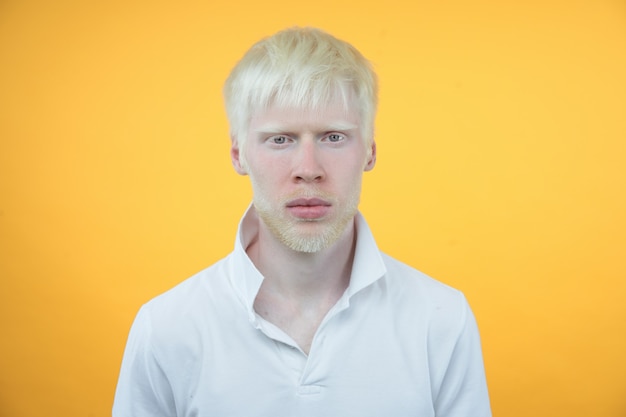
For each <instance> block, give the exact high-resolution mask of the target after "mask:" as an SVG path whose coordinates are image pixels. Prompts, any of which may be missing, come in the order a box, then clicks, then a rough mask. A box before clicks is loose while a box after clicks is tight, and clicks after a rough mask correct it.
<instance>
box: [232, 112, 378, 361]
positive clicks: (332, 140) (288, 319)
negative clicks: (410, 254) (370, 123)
mask: <svg viewBox="0 0 626 417" xmlns="http://www.w3.org/2000/svg"><path fill="white" fill-rule="evenodd" d="M359 126H360V120H359V117H358V112H356V111H354V110H350V109H348V110H345V109H344V108H343V106H342V105H341V104H340V103H334V104H333V103H331V105H329V106H328V107H325V108H323V109H321V110H318V111H314V112H307V111H303V110H298V109H293V108H275V107H271V108H269V109H267V110H264V111H261V112H257V113H255V114H254V115H253V117H252V119H251V121H250V125H249V127H248V134H247V136H246V142H245V149H244V150H241V149H240V148H239V142H238V140H237V138H233V140H232V147H231V157H232V162H233V166H234V167H235V170H236V171H237V172H238V173H240V174H242V175H249V176H250V178H251V181H252V185H253V191H254V204H255V208H256V210H257V212H258V213H259V233H258V236H257V239H256V240H255V241H253V242H252V243H251V244H250V245H249V246H248V248H246V251H247V253H248V256H250V259H251V260H252V262H253V263H254V264H255V266H256V267H257V269H258V270H259V271H260V272H261V273H262V274H263V276H264V277H265V279H264V281H263V283H262V285H261V288H260V290H259V293H258V295H257V297H256V299H255V302H254V308H255V311H256V312H257V313H258V314H259V315H260V316H262V317H263V318H264V319H266V320H267V321H269V322H271V323H273V324H274V325H276V326H278V327H279V328H280V329H282V330H283V331H284V332H285V333H287V334H288V335H289V336H290V337H291V338H292V339H293V340H294V341H295V342H296V343H297V345H298V346H299V347H300V349H302V351H303V352H304V353H305V354H308V353H309V351H310V349H311V345H312V343H313V339H314V336H315V333H316V331H317V329H318V327H319V326H320V324H321V322H322V320H323V319H324V317H325V316H326V314H327V313H328V311H329V310H330V309H331V308H332V307H333V306H334V305H335V303H336V302H337V301H338V300H339V298H340V297H341V296H342V294H343V293H344V291H345V290H346V288H347V287H348V284H349V280H350V273H351V269H352V260H353V257H354V244H355V230H354V215H355V214H356V207H357V205H358V199H359V195H360V190H361V179H362V175H363V172H364V171H369V170H371V169H372V168H373V167H374V165H375V163H376V146H375V143H374V142H373V141H372V142H371V144H368V143H367V142H368V141H366V140H364V138H363V137H362V132H361V129H360V127H359ZM241 152H245V163H244V161H243V160H242V158H241ZM283 231H284V232H286V234H287V235H288V236H291V237H292V238H293V239H295V240H298V241H300V240H304V241H305V242H307V241H309V240H315V239H317V240H321V239H318V237H319V236H326V238H324V239H323V242H324V244H323V245H321V247H319V248H318V247H317V246H314V248H315V249H312V250H311V251H308V252H305V251H302V250H300V249H299V246H294V245H292V244H291V243H290V242H291V238H290V237H287V238H284V237H281V233H282V232H283ZM294 248H295V249H294Z"/></svg>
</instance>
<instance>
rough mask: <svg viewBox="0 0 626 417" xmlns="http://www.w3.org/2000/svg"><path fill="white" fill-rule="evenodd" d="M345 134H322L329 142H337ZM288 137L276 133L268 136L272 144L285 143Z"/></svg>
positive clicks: (342, 138) (343, 138)
mask: <svg viewBox="0 0 626 417" xmlns="http://www.w3.org/2000/svg"><path fill="white" fill-rule="evenodd" d="M331 137H333V138H336V140H331ZM345 138H346V136H345V135H342V134H340V133H330V134H328V135H326V136H324V138H323V139H327V140H328V141H329V142H330V143H338V142H341V141H342V140H345ZM277 139H282V142H277ZM289 139H290V138H289V137H288V136H285V135H277V136H272V137H270V138H269V141H270V142H271V143H272V144H273V145H284V144H285V143H287V142H288V141H289Z"/></svg>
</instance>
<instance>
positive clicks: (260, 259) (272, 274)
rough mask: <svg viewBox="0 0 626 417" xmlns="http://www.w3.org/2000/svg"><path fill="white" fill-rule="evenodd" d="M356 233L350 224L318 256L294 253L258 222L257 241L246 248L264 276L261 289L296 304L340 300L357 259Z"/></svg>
mask: <svg viewBox="0 0 626 417" xmlns="http://www.w3.org/2000/svg"><path fill="white" fill-rule="evenodd" d="M354 247H355V230H354V222H351V223H350V224H349V225H348V227H346V230H345V231H344V232H343V233H342V235H341V236H340V237H339V239H338V240H337V241H336V242H335V243H333V244H332V245H331V246H330V247H328V248H325V249H323V250H321V251H319V252H314V253H306V252H298V251H294V250H292V249H290V248H288V247H287V246H285V245H284V244H283V243H282V242H280V241H278V240H277V239H276V238H275V237H274V236H273V234H272V233H271V232H270V231H269V230H268V229H267V228H266V227H265V225H264V224H263V221H262V220H260V219H259V234H258V236H257V239H256V240H255V241H254V242H252V244H251V245H250V246H249V247H248V248H247V252H248V255H249V256H250V259H251V260H252V262H253V263H254V264H255V266H256V267H257V269H258V270H259V271H260V272H261V273H262V274H263V276H264V277H265V280H264V282H263V287H262V289H263V290H264V291H271V292H276V293H279V294H281V295H282V296H283V297H285V298H288V299H290V300H291V301H292V302H295V303H299V302H302V303H306V302H307V300H310V301H313V302H317V301H320V300H321V299H323V298H328V297H329V298H335V301H336V299H338V298H339V297H340V296H341V294H343V292H344V291H345V289H346V288H347V287H348V284H349V281H350V272H351V270H352V261H353V259H354Z"/></svg>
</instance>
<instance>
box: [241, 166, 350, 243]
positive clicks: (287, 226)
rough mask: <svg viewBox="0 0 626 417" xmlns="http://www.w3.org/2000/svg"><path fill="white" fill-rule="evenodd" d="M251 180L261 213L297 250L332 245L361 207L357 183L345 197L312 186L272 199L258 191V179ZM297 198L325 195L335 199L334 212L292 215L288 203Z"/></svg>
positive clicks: (278, 237) (258, 211)
mask: <svg viewBox="0 0 626 417" xmlns="http://www.w3.org/2000/svg"><path fill="white" fill-rule="evenodd" d="M251 180H252V186H253V190H255V193H254V198H253V204H254V208H255V209H256V211H257V213H258V215H259V217H260V218H261V220H262V221H263V222H264V223H265V225H266V226H267V228H268V229H269V230H270V232H271V233H272V235H273V236H274V237H276V238H277V239H278V240H279V241H280V242H281V243H282V244H283V245H285V246H286V247H288V248H290V249H292V250H294V251H296V252H306V253H315V252H320V251H321V250H323V249H326V248H328V247H330V246H332V245H333V244H334V243H335V242H337V240H339V238H340V237H341V235H342V234H343V232H344V231H345V230H346V227H347V226H348V224H349V223H350V222H351V221H353V220H354V216H355V215H356V213H357V211H358V206H359V198H360V187H359V186H358V185H356V184H355V187H353V189H352V190H351V191H350V193H349V195H347V196H346V198H345V199H344V200H343V201H338V199H337V198H336V197H334V196H331V195H328V194H325V193H323V192H319V191H316V190H309V191H307V192H300V193H298V194H297V195H290V196H287V197H285V198H282V199H280V201H277V202H272V201H270V199H269V198H267V197H266V196H265V195H263V193H257V192H256V191H257V190H259V188H258V187H257V184H256V183H255V181H254V179H252V178H251ZM294 198H321V199H324V200H326V201H328V202H330V203H331V205H332V211H333V212H332V213H331V215H330V217H329V218H323V219H299V218H294V217H291V216H289V215H288V214H286V213H285V207H286V204H287V202H288V201H290V200H292V199H294Z"/></svg>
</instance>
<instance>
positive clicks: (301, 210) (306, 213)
mask: <svg viewBox="0 0 626 417" xmlns="http://www.w3.org/2000/svg"><path fill="white" fill-rule="evenodd" d="M286 207H287V210H288V211H289V212H290V213H291V215H293V216H294V217H296V218H298V219H302V220H309V221H311V220H320V219H322V218H323V217H325V216H326V215H327V214H328V212H329V211H330V209H331V203H330V202H329V201H326V200H323V199H321V198H296V199H294V200H291V201H289V202H288V203H287V205H286Z"/></svg>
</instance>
